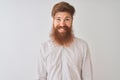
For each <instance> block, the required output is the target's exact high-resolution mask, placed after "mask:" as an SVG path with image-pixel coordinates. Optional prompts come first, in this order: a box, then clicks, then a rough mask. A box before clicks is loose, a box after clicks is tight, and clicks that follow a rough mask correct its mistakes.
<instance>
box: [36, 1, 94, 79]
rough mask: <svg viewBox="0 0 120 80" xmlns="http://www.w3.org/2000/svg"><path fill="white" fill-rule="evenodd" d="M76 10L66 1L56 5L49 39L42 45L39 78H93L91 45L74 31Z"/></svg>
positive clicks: (53, 10)
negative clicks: (89, 46) (77, 36)
mask: <svg viewBox="0 0 120 80" xmlns="http://www.w3.org/2000/svg"><path fill="white" fill-rule="evenodd" d="M74 13H75V9H74V7H73V6H72V5H70V4H69V3H67V2H59V3H57V4H55V5H54V6H53V9H52V18H53V27H52V32H51V34H50V40H49V41H47V42H45V43H42V44H41V45H40V54H39V60H38V64H39V65H38V80H92V64H91V59H90V53H89V49H88V45H87V43H86V42H85V41H84V40H82V39H79V38H76V37H75V36H74V34H73V31H72V22H73V16H74Z"/></svg>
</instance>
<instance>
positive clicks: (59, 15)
mask: <svg viewBox="0 0 120 80" xmlns="http://www.w3.org/2000/svg"><path fill="white" fill-rule="evenodd" d="M54 17H55V18H72V16H71V15H70V14H69V13H68V12H57V13H56V14H55V16H54Z"/></svg>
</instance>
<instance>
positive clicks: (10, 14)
mask: <svg viewBox="0 0 120 80" xmlns="http://www.w3.org/2000/svg"><path fill="white" fill-rule="evenodd" d="M58 1H61V0H0V80H35V75H36V71H35V70H36V57H37V56H36V54H38V53H39V44H40V43H41V42H44V41H47V40H48V39H49V33H50V31H51V27H52V18H51V9H52V6H53V5H54V4H55V3H56V2H58ZM64 1H68V2H69V3H71V4H72V5H73V6H74V7H75V8H76V14H75V16H74V23H73V29H74V33H75V35H76V36H77V37H79V38H82V39H84V40H86V41H87V42H88V44H89V47H90V50H91V57H92V62H93V70H94V80H120V62H119V61H120V1H119V0H64Z"/></svg>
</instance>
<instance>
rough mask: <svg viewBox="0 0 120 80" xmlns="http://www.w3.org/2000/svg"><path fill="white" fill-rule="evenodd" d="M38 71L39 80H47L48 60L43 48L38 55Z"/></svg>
mask: <svg viewBox="0 0 120 80" xmlns="http://www.w3.org/2000/svg"><path fill="white" fill-rule="evenodd" d="M37 70H38V71H37V80H47V70H46V59H45V55H44V50H43V49H42V47H40V54H39V55H38V63H37Z"/></svg>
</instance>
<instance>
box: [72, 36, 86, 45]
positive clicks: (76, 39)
mask: <svg viewBox="0 0 120 80" xmlns="http://www.w3.org/2000/svg"><path fill="white" fill-rule="evenodd" d="M74 43H75V44H78V45H82V46H88V43H87V41H85V40H83V39H82V38H77V37H75V38H74Z"/></svg>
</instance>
